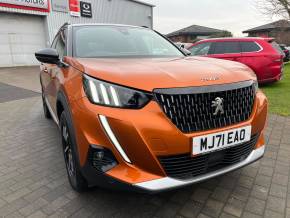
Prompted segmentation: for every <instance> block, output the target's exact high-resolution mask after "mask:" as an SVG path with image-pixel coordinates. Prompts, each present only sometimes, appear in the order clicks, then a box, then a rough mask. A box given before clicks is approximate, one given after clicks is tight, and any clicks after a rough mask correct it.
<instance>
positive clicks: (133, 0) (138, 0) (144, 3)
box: [129, 0, 156, 8]
mask: <svg viewBox="0 0 290 218" xmlns="http://www.w3.org/2000/svg"><path fill="white" fill-rule="evenodd" d="M129 1H132V2H136V3H139V4H142V5H147V6H150V7H152V8H154V7H156V5H153V4H150V3H147V2H143V1H140V0H129Z"/></svg>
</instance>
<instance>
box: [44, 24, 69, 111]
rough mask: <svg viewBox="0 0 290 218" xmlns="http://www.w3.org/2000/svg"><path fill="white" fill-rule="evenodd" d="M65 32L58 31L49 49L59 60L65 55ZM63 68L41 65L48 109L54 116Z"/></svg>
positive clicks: (53, 65) (54, 65)
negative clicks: (57, 55) (55, 51)
mask: <svg viewBox="0 0 290 218" xmlns="http://www.w3.org/2000/svg"><path fill="white" fill-rule="evenodd" d="M65 33H66V30H65V29H63V30H61V31H59V33H58V34H57V35H56V37H55V39H54V41H53V43H52V46H51V48H53V49H56V50H57V52H58V54H59V58H60V60H63V57H64V56H65V55H66V34H65ZM62 70H63V68H62V67H60V66H58V65H56V64H42V69H41V71H42V84H43V89H44V90H43V91H44V93H45V97H46V102H47V105H48V107H50V109H51V110H52V112H53V113H55V114H56V99H57V93H58V90H59V87H60V80H62V78H63V74H62Z"/></svg>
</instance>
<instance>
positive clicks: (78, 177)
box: [60, 111, 88, 192]
mask: <svg viewBox="0 0 290 218" xmlns="http://www.w3.org/2000/svg"><path fill="white" fill-rule="evenodd" d="M60 131H61V137H62V147H63V156H64V161H65V165H66V170H67V175H68V179H69V182H70V185H71V187H72V188H73V189H74V190H75V191H77V192H83V191H85V190H87V188H88V185H87V182H86V180H85V178H84V177H83V175H82V173H81V171H80V167H79V163H78V161H77V155H76V145H75V144H74V142H75V140H74V139H73V138H72V137H74V135H73V129H72V126H71V125H70V121H69V119H68V115H67V114H66V112H65V111H63V112H62V114H61V116H60Z"/></svg>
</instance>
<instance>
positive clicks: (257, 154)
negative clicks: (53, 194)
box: [71, 92, 267, 192]
mask: <svg viewBox="0 0 290 218" xmlns="http://www.w3.org/2000/svg"><path fill="white" fill-rule="evenodd" d="M71 108H72V112H73V120H74V126H75V129H76V138H77V144H78V153H79V162H80V165H81V167H82V168H83V174H84V176H85V178H86V179H87V180H88V183H89V185H90V186H95V185H100V186H104V187H109V188H112V187H121V188H122V189H124V188H125V189H133V190H137V191H141V192H158V191H163V190H167V189H173V188H178V187H181V186H186V185H190V184H193V183H197V182H201V181H203V180H206V179H210V178H213V177H215V176H219V175H222V174H224V173H227V172H230V171H233V170H236V169H238V168H240V167H243V166H246V165H248V164H250V163H252V162H254V161H256V160H258V159H259V158H261V157H262V156H263V154H264V150H265V147H264V144H265V143H264V138H263V129H264V127H265V122H266V117H267V100H266V98H265V96H264V94H263V93H261V92H258V93H257V95H256V99H255V104H254V109H253V113H252V115H251V117H250V119H249V120H247V121H246V122H243V123H238V124H236V125H232V126H228V127H224V128H219V129H213V130H209V131H203V132H195V133H192V134H184V133H182V132H181V131H179V130H178V129H177V128H176V127H175V126H174V125H173V124H172V123H171V121H170V120H168V118H167V117H166V116H165V115H164V113H163V112H162V111H161V109H160V107H159V105H158V104H157V103H156V102H154V101H152V102H150V103H149V104H148V105H147V106H146V107H144V108H143V109H141V110H121V109H116V108H105V107H100V106H97V105H92V104H91V103H90V102H89V101H88V99H87V98H85V97H84V98H82V99H79V100H78V101H76V102H74V103H73V104H72V105H71ZM100 117H105V118H106V122H107V125H106V124H105V125H104V122H102V119H100ZM103 121H104V119H103ZM247 125H251V126H252V135H254V134H258V135H260V136H259V138H258V141H257V143H256V145H255V147H254V150H253V152H252V153H251V154H250V155H249V156H248V157H247V158H246V159H245V160H243V161H242V162H239V163H238V164H235V165H231V166H229V167H226V168H223V169H220V170H217V171H214V172H210V173H208V174H203V175H201V176H197V177H194V178H192V179H189V180H179V179H174V178H170V177H168V176H167V174H166V172H165V170H164V169H163V167H162V166H161V164H160V162H159V160H158V157H159V156H167V155H169V156H170V155H176V154H185V153H190V152H191V140H192V138H193V137H196V136H200V135H204V134H211V133H215V132H219V131H225V130H229V129H234V128H238V127H242V126H247ZM106 126H107V127H109V128H107V127H106ZM112 134H113V135H114V136H113V137H112ZM116 140H117V143H116ZM90 145H99V146H102V147H105V148H107V149H110V150H111V151H112V153H113V154H114V155H115V157H116V159H117V161H118V165H117V166H115V167H114V168H112V169H111V170H109V171H107V172H106V173H104V174H102V175H99V174H98V175H97V174H96V173H95V171H94V169H93V168H92V167H91V166H89V165H88V162H87V153H88V150H89V146H90ZM119 146H120V147H121V149H122V150H123V151H121V152H120V149H118V147H119ZM123 152H124V153H125V155H126V156H127V157H128V159H129V161H128V160H126V158H124V155H122V153H123Z"/></svg>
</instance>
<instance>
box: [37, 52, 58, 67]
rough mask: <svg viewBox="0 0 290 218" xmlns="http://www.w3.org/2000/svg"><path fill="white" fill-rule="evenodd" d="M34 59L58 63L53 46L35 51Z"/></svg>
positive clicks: (56, 53)
mask: <svg viewBox="0 0 290 218" xmlns="http://www.w3.org/2000/svg"><path fill="white" fill-rule="evenodd" d="M35 57H36V59H37V60H38V61H39V62H41V63H47V64H59V63H60V59H59V54H58V52H57V51H56V50H55V49H53V48H45V49H42V50H40V51H38V52H36V53H35Z"/></svg>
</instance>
